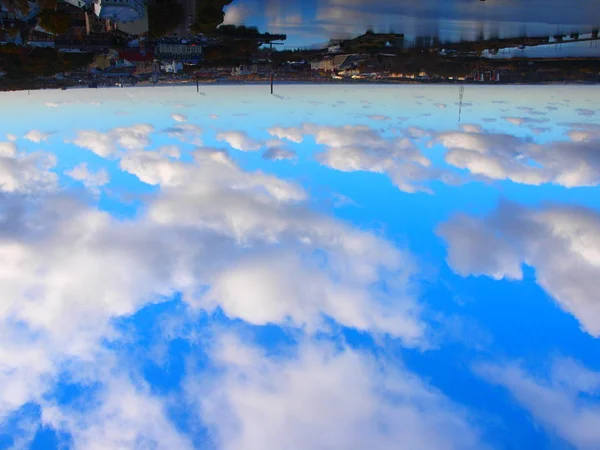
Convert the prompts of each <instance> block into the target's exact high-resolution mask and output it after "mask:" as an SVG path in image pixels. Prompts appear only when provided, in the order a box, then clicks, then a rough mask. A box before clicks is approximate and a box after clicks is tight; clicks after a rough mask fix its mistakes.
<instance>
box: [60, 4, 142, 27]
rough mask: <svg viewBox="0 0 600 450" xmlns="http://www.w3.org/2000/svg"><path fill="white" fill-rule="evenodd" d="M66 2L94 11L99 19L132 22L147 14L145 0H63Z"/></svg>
mask: <svg viewBox="0 0 600 450" xmlns="http://www.w3.org/2000/svg"><path fill="white" fill-rule="evenodd" d="M62 1H64V2H65V3H69V4H70V5H73V6H75V7H76V8H81V9H84V10H89V11H93V12H94V14H95V15H96V17H98V18H99V19H106V20H110V21H113V22H116V23H132V22H135V21H137V20H140V19H142V18H144V17H145V16H146V3H145V1H144V0H62Z"/></svg>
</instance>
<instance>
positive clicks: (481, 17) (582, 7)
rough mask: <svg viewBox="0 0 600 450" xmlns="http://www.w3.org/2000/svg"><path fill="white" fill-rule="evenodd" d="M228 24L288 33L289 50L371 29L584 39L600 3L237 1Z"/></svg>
mask: <svg viewBox="0 0 600 450" xmlns="http://www.w3.org/2000/svg"><path fill="white" fill-rule="evenodd" d="M225 23H231V24H245V25H254V26H258V27H259V28H260V29H261V30H263V31H269V32H271V33H285V34H287V36H288V39H287V42H286V45H287V46H288V47H311V46H316V45H322V44H324V43H326V42H328V40H329V39H330V38H332V37H333V38H343V37H349V36H355V35H358V34H361V33H363V32H365V31H366V30H367V29H368V28H371V29H373V31H376V32H389V31H393V32H396V33H404V34H405V35H406V37H407V39H409V40H410V39H413V38H414V37H415V36H423V35H429V36H439V37H440V39H442V40H449V41H457V40H460V39H475V38H478V37H480V36H484V37H486V38H487V37H491V36H499V37H515V36H522V35H529V36H538V35H554V34H557V33H568V32H575V31H576V32H581V33H583V32H589V31H591V29H592V28H593V27H595V26H597V25H598V24H600V8H599V7H598V2H597V1H596V0H577V1H571V2H565V1H563V0H549V1H542V0H532V1H528V2H524V1H519V2H504V1H502V2H501V1H499V0H487V1H478V0H428V1H426V2H415V1H412V0H285V1H284V0H234V1H233V3H232V4H231V5H229V6H228V7H227V9H226V17H225Z"/></svg>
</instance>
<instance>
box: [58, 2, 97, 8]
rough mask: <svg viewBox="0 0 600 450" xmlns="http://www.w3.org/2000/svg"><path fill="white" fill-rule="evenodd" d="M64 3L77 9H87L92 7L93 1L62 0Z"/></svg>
mask: <svg viewBox="0 0 600 450" xmlns="http://www.w3.org/2000/svg"><path fill="white" fill-rule="evenodd" d="M62 1H63V2H64V3H68V4H69V5H72V6H74V7H76V8H81V9H86V8H88V7H91V6H92V2H91V0H62Z"/></svg>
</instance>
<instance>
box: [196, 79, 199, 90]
mask: <svg viewBox="0 0 600 450" xmlns="http://www.w3.org/2000/svg"><path fill="white" fill-rule="evenodd" d="M196 92H200V81H199V79H198V77H196Z"/></svg>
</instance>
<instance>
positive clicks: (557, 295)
mask: <svg viewBox="0 0 600 450" xmlns="http://www.w3.org/2000/svg"><path fill="white" fill-rule="evenodd" d="M438 233H439V235H440V236H442V237H443V238H444V239H445V240H446V242H447V244H448V258H447V261H448V264H449V265H450V267H451V268H452V269H453V270H454V271H455V272H456V273H458V274H460V275H462V276H467V275H487V276H490V277H493V278H495V279H502V278H507V279H517V280H519V279H521V278H522V277H523V273H522V269H521V265H522V264H527V265H529V266H531V267H533V268H534V269H535V271H536V281H537V283H538V284H539V285H540V286H541V287H542V288H543V289H544V290H545V291H546V292H547V293H548V294H549V295H550V296H552V297H553V298H554V299H555V300H556V301H557V303H558V305H559V306H560V307H561V308H562V309H563V310H564V311H566V312H568V313H570V314H572V315H573V316H575V318H576V319H577V320H578V321H579V323H580V324H581V326H582V328H583V329H585V330H586V331H587V332H588V333H590V334H591V335H593V336H595V337H598V336H600V301H599V299H598V295H597V293H598V292H599V290H600V281H599V280H600V215H599V214H598V213H597V212H595V211H592V210H589V209H586V208H583V207H572V206H547V207H544V208H539V209H535V208H523V207H518V206H515V205H512V204H502V205H500V207H499V208H498V210H497V211H496V212H494V214H492V215H491V216H489V217H484V218H476V217H470V216H466V215H458V216H455V217H454V218H452V219H450V220H449V221H448V222H446V223H444V224H443V225H441V226H440V227H439V229H438Z"/></svg>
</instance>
